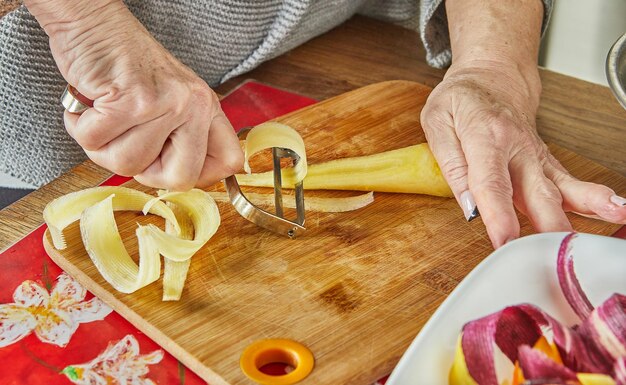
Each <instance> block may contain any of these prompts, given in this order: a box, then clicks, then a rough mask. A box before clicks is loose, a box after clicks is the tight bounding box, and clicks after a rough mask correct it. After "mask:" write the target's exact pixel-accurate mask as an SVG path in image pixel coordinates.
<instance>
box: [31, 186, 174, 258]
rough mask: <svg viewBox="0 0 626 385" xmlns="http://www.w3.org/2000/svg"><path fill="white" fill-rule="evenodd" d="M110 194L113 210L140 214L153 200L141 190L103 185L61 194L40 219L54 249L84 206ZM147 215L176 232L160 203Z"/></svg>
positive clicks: (171, 216) (168, 212) (169, 214)
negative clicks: (168, 225) (159, 219)
mask: <svg viewBox="0 0 626 385" xmlns="http://www.w3.org/2000/svg"><path fill="white" fill-rule="evenodd" d="M110 195H115V197H114V198H113V201H112V205H113V210H115V211H118V210H119V211H123V210H130V211H140V210H141V209H142V208H143V207H144V205H145V204H146V203H147V202H149V201H150V200H152V199H153V198H154V197H153V196H151V195H148V194H146V193H143V192H141V191H137V190H133V189H130V188H127V187H119V186H115V187H114V186H103V187H93V188H88V189H85V190H81V191H77V192H73V193H70V194H67V195H63V196H62V197H59V198H57V199H55V200H53V201H52V202H50V203H48V205H47V206H46V208H45V209H44V211H43V218H44V220H45V221H46V224H47V225H48V230H50V235H51V236H52V242H53V244H54V247H55V248H57V249H58V250H63V249H65V248H66V246H67V245H66V244H65V237H64V236H63V230H64V229H65V228H66V227H67V226H69V225H70V224H71V223H73V222H75V221H77V220H78V219H80V216H81V214H82V213H83V211H85V209H87V208H88V207H91V206H93V205H94V204H96V203H98V202H101V201H102V200H104V199H106V198H107V197H108V196H110ZM149 211H150V213H151V214H155V215H158V216H160V217H163V218H165V219H166V220H168V221H171V222H172V223H173V225H174V229H175V233H176V234H178V233H180V227H179V226H178V222H176V218H175V217H174V213H173V212H172V210H170V209H169V208H168V207H167V206H166V205H165V204H164V203H163V202H158V204H154V205H152V206H151V207H150V210H149Z"/></svg>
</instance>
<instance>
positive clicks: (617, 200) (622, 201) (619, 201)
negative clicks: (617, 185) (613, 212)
mask: <svg viewBox="0 0 626 385" xmlns="http://www.w3.org/2000/svg"><path fill="white" fill-rule="evenodd" d="M609 200H610V201H611V202H613V203H614V204H616V205H618V206H626V198H622V197H621V196H619V195H613V196H611V197H610V198H609Z"/></svg>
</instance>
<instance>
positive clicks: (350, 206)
mask: <svg viewBox="0 0 626 385" xmlns="http://www.w3.org/2000/svg"><path fill="white" fill-rule="evenodd" d="M209 195H211V197H213V199H215V201H216V202H220V203H222V202H223V203H227V202H230V198H229V197H228V194H227V193H225V192H216V191H211V192H209ZM283 197H284V196H283ZM246 198H248V199H249V200H250V202H252V203H253V204H254V205H256V206H272V205H274V194H258V193H246ZM372 202H374V193H373V192H371V191H370V192H368V193H367V194H360V195H356V196H353V197H342V198H322V197H311V196H308V197H307V198H306V200H305V201H304V206H305V209H306V210H307V211H321V212H326V213H341V212H346V211H352V210H357V209H360V208H362V207H365V206H367V205H369V204H370V203H372ZM283 206H284V207H287V208H291V209H293V208H295V207H296V204H295V200H294V199H283Z"/></svg>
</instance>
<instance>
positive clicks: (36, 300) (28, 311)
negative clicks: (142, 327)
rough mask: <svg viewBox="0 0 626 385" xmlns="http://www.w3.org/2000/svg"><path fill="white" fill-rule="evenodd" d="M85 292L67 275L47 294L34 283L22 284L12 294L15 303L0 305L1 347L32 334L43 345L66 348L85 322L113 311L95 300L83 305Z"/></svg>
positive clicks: (59, 277)
mask: <svg viewBox="0 0 626 385" xmlns="http://www.w3.org/2000/svg"><path fill="white" fill-rule="evenodd" d="M86 294H87V290H85V289H84V288H83V287H82V286H81V285H80V284H79V283H78V282H76V281H75V280H74V279H73V278H72V277H70V276H69V275H67V274H66V273H62V274H61V275H59V276H58V278H57V283H56V285H55V286H54V288H53V289H52V292H51V293H48V290H46V288H45V287H43V286H41V285H40V284H39V283H37V282H35V281H30V280H28V281H24V282H22V284H21V285H19V286H18V287H17V289H15V292H14V293H13V300H14V301H15V302H14V303H8V304H0V347H4V346H7V345H10V344H12V343H14V342H17V341H19V340H21V339H22V338H24V337H26V336H27V335H29V334H30V333H31V332H33V331H34V332H35V335H37V337H38V338H39V340H41V341H42V342H45V343H48V344H54V345H58V346H60V347H65V345H67V343H68V342H69V341H70V338H72V335H73V334H74V332H75V331H76V329H77V328H78V325H79V324H81V323H85V322H91V321H97V320H101V319H104V317H106V316H107V315H108V314H109V313H111V311H112V309H111V308H110V307H108V306H107V305H105V304H104V302H102V301H101V300H100V299H98V298H96V297H94V298H92V299H90V300H89V301H84V302H83V300H84V299H85V295H86Z"/></svg>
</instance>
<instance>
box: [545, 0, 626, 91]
mask: <svg viewBox="0 0 626 385" xmlns="http://www.w3.org/2000/svg"><path fill="white" fill-rule="evenodd" d="M625 32H626V0H554V9H553V12H552V19H551V21H550V25H549V27H548V30H547V32H546V35H545V37H544V41H543V47H542V52H541V56H540V57H541V59H540V64H541V65H542V66H544V67H546V68H548V69H550V70H552V71H555V72H560V73H564V74H566V75H570V76H574V77H577V78H581V79H584V80H587V81H590V82H593V83H599V84H603V85H607V81H606V75H605V72H604V65H605V62H606V56H607V54H608V52H609V49H610V48H611V46H612V45H613V43H614V42H615V41H616V40H617V39H618V38H619V37H620V36H621V35H622V34H624V33H625Z"/></svg>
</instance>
